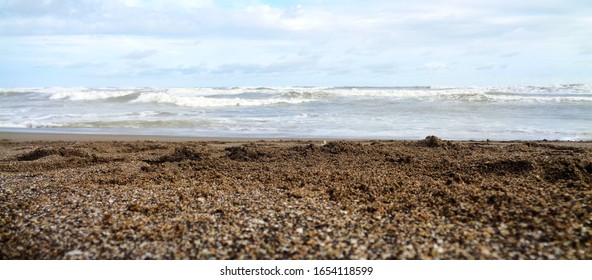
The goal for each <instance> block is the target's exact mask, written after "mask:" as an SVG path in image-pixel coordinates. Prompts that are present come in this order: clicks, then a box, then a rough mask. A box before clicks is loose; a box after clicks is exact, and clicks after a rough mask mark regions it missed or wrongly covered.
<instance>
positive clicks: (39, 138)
mask: <svg viewBox="0 0 592 280" xmlns="http://www.w3.org/2000/svg"><path fill="white" fill-rule="evenodd" d="M436 136H437V135H436ZM422 140H424V139H382V138H377V139H372V138H331V137H325V138H320V137H260V138H258V137H231V136H220V137H216V136H169V135H141V134H85V133H52V132H11V131H0V141H4V142H114V141H116V142H134V141H148V142H229V143H247V142H307V141H308V142H318V141H321V142H322V141H347V142H373V141H379V142H417V141H422ZM443 140H446V141H449V142H453V143H488V144H511V143H542V144H545V143H546V144H555V145H562V146H574V147H592V140H546V139H541V140H520V139H517V140H471V139H465V140H447V139H443Z"/></svg>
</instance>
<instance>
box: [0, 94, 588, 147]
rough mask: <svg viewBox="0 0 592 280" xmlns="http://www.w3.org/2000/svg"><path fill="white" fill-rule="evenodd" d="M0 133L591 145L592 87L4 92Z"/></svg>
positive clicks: (0, 114) (1, 102)
mask: <svg viewBox="0 0 592 280" xmlns="http://www.w3.org/2000/svg"><path fill="white" fill-rule="evenodd" d="M0 131H21V132H22V131H25V132H43V133H64V132H66V133H96V134H138V135H171V136H203V137H248V138H321V139H322V138H327V139H330V138H345V139H348V138H349V139H422V138H424V137H425V136H427V135H436V136H438V137H441V138H445V139H472V140H485V139H491V140H536V139H539V140H540V139H549V140H592V85H583V84H575V85H552V86H496V87H281V88H280V87H222V88H4V89H0Z"/></svg>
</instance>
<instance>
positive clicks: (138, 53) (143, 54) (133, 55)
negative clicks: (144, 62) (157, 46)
mask: <svg viewBox="0 0 592 280" xmlns="http://www.w3.org/2000/svg"><path fill="white" fill-rule="evenodd" d="M156 53H158V51H157V50H134V51H132V52H130V53H128V54H126V55H125V56H124V58H127V59H133V60H139V59H144V58H147V57H149V56H151V55H154V54H156Z"/></svg>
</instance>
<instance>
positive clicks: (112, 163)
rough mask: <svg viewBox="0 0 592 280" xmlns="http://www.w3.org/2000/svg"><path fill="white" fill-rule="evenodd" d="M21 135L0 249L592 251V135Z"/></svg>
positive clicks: (1, 178) (341, 253)
mask: <svg viewBox="0 0 592 280" xmlns="http://www.w3.org/2000/svg"><path fill="white" fill-rule="evenodd" d="M1 136H5V137H1ZM8 136H10V135H8ZM21 136H22V135H21ZM23 137H24V139H16V138H15V136H14V135H12V136H10V137H7V134H3V135H0V138H7V139H6V140H2V141H0V241H1V242H0V259H431V258H439V259H591V258H592V143H591V142H471V141H464V142H448V141H443V140H440V139H438V138H435V137H428V138H426V139H425V140H422V141H328V142H323V141H309V140H301V141H297V140H294V141H226V140H223V139H222V140H220V139H217V140H203V139H201V140H199V141H173V139H168V140H170V141H167V139H157V140H158V141H153V140H149V141H148V140H147V139H144V140H140V139H115V138H111V139H110V140H125V141H110V140H108V139H102V138H101V139H96V138H95V139H94V140H100V141H93V140H92V139H86V140H85V139H76V136H68V137H66V138H65V139H43V138H37V139H36V140H46V141H28V140H35V139H30V138H27V136H23ZM28 137H33V138H35V136H30V135H29V136H28ZM36 137H39V135H38V136H36ZM56 140H69V141H56ZM78 140H81V141H78ZM177 140H178V139H177ZM184 140H188V139H184Z"/></svg>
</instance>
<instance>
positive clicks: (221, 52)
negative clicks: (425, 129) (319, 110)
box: [0, 0, 592, 87]
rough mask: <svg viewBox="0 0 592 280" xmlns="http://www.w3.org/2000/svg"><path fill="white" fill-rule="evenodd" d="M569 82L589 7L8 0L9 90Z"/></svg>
mask: <svg viewBox="0 0 592 280" xmlns="http://www.w3.org/2000/svg"><path fill="white" fill-rule="evenodd" d="M567 83H592V1H589V0H561V1H559V0H520V1H517V0H497V1H493V0H491V1H487V0H485V1H474V0H472V1H471V0H450V1H441V0H415V1H400V0H368V1H351V0H319V1H312V0H302V1H297V0H285V1H281V0H274V1H272V0H246V1H231V0H222V1H216V0H177V1H158V0H20V1H19V0H0V87H43V86H48V87H56V86H63V87H76V86H83V87H213V86H487V85H550V84H567Z"/></svg>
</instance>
